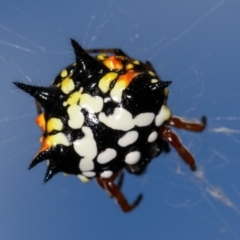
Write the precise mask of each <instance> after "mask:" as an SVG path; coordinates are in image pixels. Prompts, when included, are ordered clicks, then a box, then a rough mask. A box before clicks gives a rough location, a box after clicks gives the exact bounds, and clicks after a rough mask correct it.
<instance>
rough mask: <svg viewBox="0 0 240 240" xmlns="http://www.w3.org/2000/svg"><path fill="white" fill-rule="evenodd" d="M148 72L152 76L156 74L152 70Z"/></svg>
mask: <svg viewBox="0 0 240 240" xmlns="http://www.w3.org/2000/svg"><path fill="white" fill-rule="evenodd" d="M148 73H149V74H150V75H151V76H153V77H155V76H156V75H155V73H154V72H153V71H148Z"/></svg>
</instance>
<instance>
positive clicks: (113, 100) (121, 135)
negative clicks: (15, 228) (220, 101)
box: [15, 40, 206, 212]
mask: <svg viewBox="0 0 240 240" xmlns="http://www.w3.org/2000/svg"><path fill="white" fill-rule="evenodd" d="M71 42H72V46H73V49H74V52H75V57H76V62H75V63H73V64H71V65H70V66H68V67H67V68H66V69H64V70H62V71H61V73H60V74H59V75H58V76H57V77H56V78H55V80H54V81H53V83H52V84H51V85H50V87H38V86H31V85H27V84H24V83H19V82H15V85H16V86H17V87H19V88H20V89H22V90H24V91H25V92H27V93H29V94H30V95H31V96H33V97H34V98H35V99H36V101H37V103H38V104H40V106H41V108H40V114H39V116H38V117H37V119H36V122H37V124H38V125H39V126H40V127H41V129H42V130H43V135H42V137H41V138H40V141H41V143H42V147H41V149H40V150H39V152H38V153H37V155H36V156H35V158H34V159H33V161H32V162H31V164H30V166H29V169H30V168H32V167H34V166H35V165H36V164H38V163H39V162H42V161H43V160H48V161H49V163H48V167H47V172H46V175H45V178H44V182H47V181H48V180H49V179H50V178H52V177H53V176H54V175H55V174H56V173H58V172H64V173H67V174H75V175H77V176H78V177H79V178H80V179H81V180H82V181H85V182H86V181H88V180H90V179H92V178H94V177H96V178H97V182H98V183H99V185H100V186H101V187H102V188H103V189H105V190H106V191H107V192H108V193H109V194H110V196H111V197H113V198H114V199H116V201H117V202H118V204H119V205H120V207H121V208H122V210H123V211H125V212H128V211H131V210H132V209H133V208H134V207H136V206H137V205H138V203H139V202H140V200H141V199H142V195H141V194H140V195H139V196H138V197H137V198H136V200H135V201H134V203H133V204H129V203H128V202H127V200H126V199H125V197H124V195H123V194H122V192H121V189H120V188H121V183H122V177H123V175H122V174H120V173H121V170H123V169H124V168H125V169H127V171H128V172H130V173H134V174H141V173H143V172H144V170H145V168H146V166H147V165H148V163H149V162H150V161H151V160H152V159H153V158H154V157H156V156H158V155H159V154H160V153H161V152H162V151H166V150H167V149H168V144H170V145H172V146H173V147H174V148H175V149H176V150H177V152H178V154H179V155H180V156H181V157H182V158H183V160H184V161H185V162H186V163H187V164H188V165H189V166H190V168H191V169H192V170H195V169H196V166H195V161H194V158H193V157H192V155H191V154H190V152H189V151H188V150H187V149H186V148H185V147H184V146H183V145H182V144H181V142H180V140H179V138H178V136H177V135H176V134H175V133H174V132H173V131H172V130H171V129H170V128H169V127H168V125H169V126H173V127H176V128H181V129H185V130H189V131H195V132H201V131H203V129H204V128H205V126H206V118H205V117H203V118H202V122H201V123H200V122H197V123H196V122H185V121H183V120H182V119H181V118H177V117H174V116H172V114H171V111H170V110H169V108H168V107H167V105H166V104H167V96H168V89H167V87H168V86H169V84H170V83H171V82H170V81H162V80H161V79H160V78H159V77H158V76H157V74H156V73H155V71H154V69H153V67H152V66H151V64H150V63H149V62H146V63H145V64H144V63H142V62H140V61H138V60H134V59H132V58H131V57H129V56H127V55H126V54H125V53H124V52H123V51H121V50H120V49H95V50H88V51H85V50H83V49H82V47H81V46H80V45H79V44H78V43H77V42H76V41H75V40H71ZM97 54H98V55H97ZM42 110H43V112H41V111H42ZM119 174H120V177H119V179H120V180H119V182H118V183H117V184H115V183H114V181H115V179H116V178H117V177H118V176H119Z"/></svg>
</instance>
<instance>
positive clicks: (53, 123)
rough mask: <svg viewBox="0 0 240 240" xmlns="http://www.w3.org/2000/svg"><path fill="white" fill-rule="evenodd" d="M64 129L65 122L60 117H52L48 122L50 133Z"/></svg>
mask: <svg viewBox="0 0 240 240" xmlns="http://www.w3.org/2000/svg"><path fill="white" fill-rule="evenodd" d="M62 129H63V123H62V121H61V119H59V118H50V119H49V120H48V122H47V132H48V133H50V132H52V131H53V130H57V131H61V130H62Z"/></svg>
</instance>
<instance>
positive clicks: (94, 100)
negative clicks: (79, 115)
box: [80, 93, 103, 113]
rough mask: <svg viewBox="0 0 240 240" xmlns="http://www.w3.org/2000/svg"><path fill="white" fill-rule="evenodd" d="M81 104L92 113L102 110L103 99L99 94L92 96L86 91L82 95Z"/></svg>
mask: <svg viewBox="0 0 240 240" xmlns="http://www.w3.org/2000/svg"><path fill="white" fill-rule="evenodd" d="M80 106H81V107H82V108H85V109H86V110H87V111H88V112H90V113H98V112H100V111H102V108H103V99H102V98H101V97H99V96H91V95H89V94H87V93H84V94H82V95H81V99H80Z"/></svg>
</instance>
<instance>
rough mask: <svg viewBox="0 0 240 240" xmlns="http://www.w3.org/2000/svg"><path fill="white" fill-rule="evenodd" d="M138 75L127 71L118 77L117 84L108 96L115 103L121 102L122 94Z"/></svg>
mask: <svg viewBox="0 0 240 240" xmlns="http://www.w3.org/2000/svg"><path fill="white" fill-rule="evenodd" d="M138 74H139V73H138V72H135V71H132V70H129V71H127V72H126V73H125V74H123V75H120V76H119V78H118V79H117V82H116V83H115V85H114V87H113V89H112V90H111V92H110V96H111V98H112V99H113V100H114V101H115V102H121V101H122V92H123V91H124V90H125V89H126V88H127V87H128V85H129V84H130V82H131V81H132V80H133V78H134V77H136V76H137V75H138Z"/></svg>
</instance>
